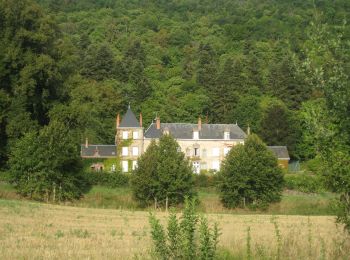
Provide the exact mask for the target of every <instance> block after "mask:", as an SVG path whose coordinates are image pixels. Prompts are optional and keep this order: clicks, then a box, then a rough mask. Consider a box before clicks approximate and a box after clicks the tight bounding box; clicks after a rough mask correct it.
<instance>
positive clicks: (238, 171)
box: [220, 135, 283, 208]
mask: <svg viewBox="0 0 350 260" xmlns="http://www.w3.org/2000/svg"><path fill="white" fill-rule="evenodd" d="M220 174H221V178H222V182H221V184H220V190H221V195H220V196H221V201H222V203H223V204H224V206H225V207H228V208H235V207H245V206H249V207H252V208H256V207H266V206H267V205H268V203H271V202H278V201H280V199H281V195H282V189H283V174H282V170H281V169H280V167H279V166H278V163H277V159H276V157H275V156H274V155H273V154H272V152H271V151H269V150H268V149H267V147H266V145H265V144H264V143H263V142H262V141H261V140H260V139H259V137H258V136H256V135H250V136H248V138H247V140H246V142H245V144H244V145H237V146H235V147H234V148H232V149H231V151H230V152H229V154H228V155H227V156H226V159H225V160H224V161H223V164H222V167H221V172H220Z"/></svg>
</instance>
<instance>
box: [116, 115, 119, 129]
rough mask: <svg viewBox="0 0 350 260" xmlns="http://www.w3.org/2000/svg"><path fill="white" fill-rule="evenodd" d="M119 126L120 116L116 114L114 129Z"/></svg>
mask: <svg viewBox="0 0 350 260" xmlns="http://www.w3.org/2000/svg"><path fill="white" fill-rule="evenodd" d="M119 124H120V116H119V113H118V115H117V119H116V123H115V125H116V128H118V127H119Z"/></svg>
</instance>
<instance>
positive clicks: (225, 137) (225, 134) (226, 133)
mask: <svg viewBox="0 0 350 260" xmlns="http://www.w3.org/2000/svg"><path fill="white" fill-rule="evenodd" d="M224 139H225V140H230V132H224Z"/></svg>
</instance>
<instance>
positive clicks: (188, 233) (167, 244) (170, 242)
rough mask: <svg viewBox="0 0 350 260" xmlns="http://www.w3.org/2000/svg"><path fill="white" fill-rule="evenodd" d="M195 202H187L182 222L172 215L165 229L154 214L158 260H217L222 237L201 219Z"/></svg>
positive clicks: (216, 226) (152, 225)
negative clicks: (215, 259) (217, 250)
mask: <svg viewBox="0 0 350 260" xmlns="http://www.w3.org/2000/svg"><path fill="white" fill-rule="evenodd" d="M195 204H196V203H195V200H194V199H192V200H186V201H185V208H184V211H183V214H182V217H181V219H180V220H179V219H178V218H177V217H176V214H175V213H171V214H170V216H169V219H168V226H167V228H166V231H165V228H164V227H163V226H162V225H161V224H160V221H159V220H158V219H156V218H155V216H154V215H151V216H150V220H149V221H150V225H151V235H152V240H153V245H154V252H155V255H156V257H157V258H158V259H207V260H210V259H214V258H215V255H216V247H217V244H218V238H219V229H218V225H217V224H216V223H215V224H214V225H213V227H212V228H211V227H209V224H208V220H207V219H206V218H205V217H199V216H198V215H197V213H196V210H195Z"/></svg>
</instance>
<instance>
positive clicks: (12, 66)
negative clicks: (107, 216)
mask: <svg viewBox="0 0 350 260" xmlns="http://www.w3.org/2000/svg"><path fill="white" fill-rule="evenodd" d="M349 18H350V2H349V1H347V0H336V1H329V0H322V1H319V0H317V1H302V0H298V1H295V0H293V1H292V0H290V1H289V0H288V1H286V0H264V1H261V0H247V1H240V0H230V1H229V0H217V1H201V0H187V1H185V0H180V1H175V0H172V1H169V0H167V1H163V0H158V1H156V0H150V1H138V0H134V1H130V0H119V1H113V0H38V1H37V2H35V1H34V0H18V1H11V0H0V49H1V52H0V159H1V161H0V162H1V164H0V165H1V166H4V165H5V163H6V161H7V158H8V156H9V150H10V148H11V146H12V145H13V144H14V143H15V142H16V141H17V140H18V139H19V138H21V137H22V136H23V135H24V134H25V133H27V132H30V131H38V130H39V129H41V128H42V127H43V126H45V125H47V124H49V123H50V121H53V120H55V121H62V122H64V124H65V125H66V126H67V127H69V128H70V129H71V130H72V131H75V134H76V135H75V138H76V140H77V144H78V143H79V142H81V141H82V140H83V138H84V137H85V136H88V137H89V140H90V141H91V142H92V143H113V142H114V122H115V116H116V114H117V113H118V112H123V111H124V110H125V109H126V107H127V104H128V103H129V102H130V103H131V106H132V108H133V110H134V111H135V112H141V111H142V113H143V118H144V123H145V125H146V126H147V124H148V123H150V122H151V120H152V119H153V118H154V117H155V113H158V115H160V117H161V121H162V122H196V120H197V117H198V116H199V115H201V116H202V117H203V119H205V118H206V117H207V118H208V121H209V122H212V123H214V122H215V123H235V122H238V124H239V125H240V126H241V127H242V128H243V129H246V127H247V126H248V125H250V127H251V129H252V131H253V132H255V133H257V134H259V135H260V136H261V137H262V139H263V140H264V141H265V142H266V143H267V144H268V145H288V148H289V150H290V152H291V155H292V156H293V157H294V158H301V159H310V158H313V157H315V156H316V154H317V151H318V149H319V147H317V144H316V143H317V142H315V140H316V139H317V138H318V136H317V133H318V132H317V131H316V130H315V129H313V128H312V127H311V126H310V119H315V120H316V119H317V120H316V121H317V122H316V125H317V126H320V125H321V123H322V122H325V121H327V120H328V118H329V116H330V117H332V115H329V114H332V111H333V110H332V109H334V111H337V112H336V113H337V116H336V117H335V118H336V119H337V120H336V122H335V124H337V127H336V129H338V126H341V127H339V129H343V130H344V129H346V128H344V126H348V122H349V120H348V117H347V112H349V111H350V110H349V105H348V104H349V102H348V101H349V96H350V95H349V91H348V90H347V89H348V88H349V81H348V79H347V76H346V75H349V74H350V66H349V57H350V54H349V50H350V48H349V39H350V27H349V26H348V24H346V21H349V20H350V19H349ZM334 68H339V70H334ZM339 71H340V72H341V73H340V72H339ZM319 72H321V73H319ZM343 76H344V77H343ZM334 79H335V80H338V81H337V82H339V81H341V82H342V83H339V84H338V83H337V87H335V88H332V89H333V90H334V91H337V92H336V93H337V95H332V93H333V92H332V91H331V90H330V87H328V86H330V85H329V84H328V83H329V82H334ZM322 84H323V85H322ZM327 84H328V85H327ZM330 84H331V83H330ZM328 90H330V91H328ZM327 91H328V92H327ZM334 104H336V105H334ZM333 105H334V106H333ZM338 105H339V106H338ZM340 106H341V107H340ZM329 111H331V112H329ZM338 112H339V113H338ZM333 118H334V117H333ZM311 121H312V120H311ZM320 122H321V123H320ZM347 129H349V128H347ZM343 130H339V131H338V132H337V130H336V133H339V132H340V133H342V138H343V141H344V140H345V141H344V142H345V143H346V144H347V145H348V144H349V131H348V130H344V131H343ZM315 131H316V132H315ZM320 131H322V129H321V130H320ZM346 131H347V132H346ZM315 133H316V134H315Z"/></svg>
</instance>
